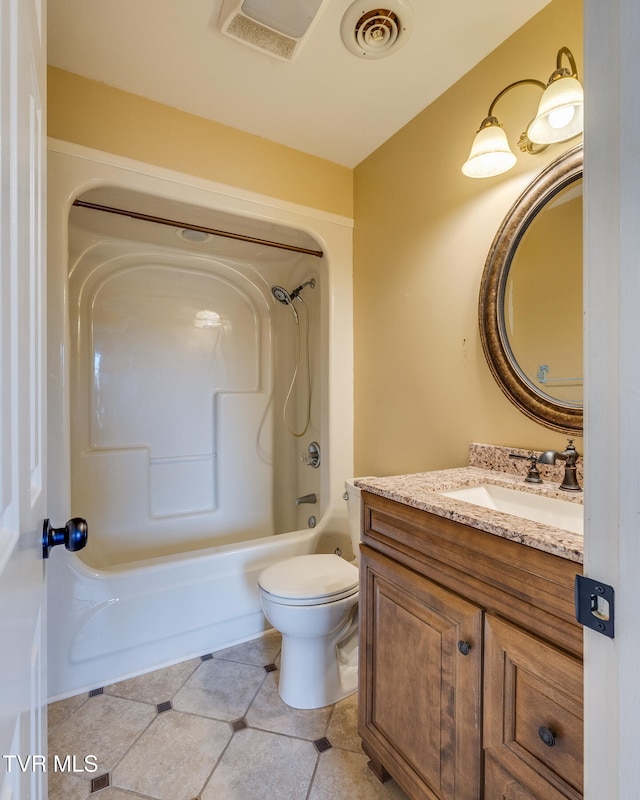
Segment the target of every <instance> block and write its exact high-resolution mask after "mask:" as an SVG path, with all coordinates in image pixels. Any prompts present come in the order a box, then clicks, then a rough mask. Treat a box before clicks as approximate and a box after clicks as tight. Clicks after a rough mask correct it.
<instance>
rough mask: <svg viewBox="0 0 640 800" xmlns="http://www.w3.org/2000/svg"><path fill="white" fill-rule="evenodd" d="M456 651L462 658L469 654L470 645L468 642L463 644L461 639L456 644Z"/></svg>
mask: <svg viewBox="0 0 640 800" xmlns="http://www.w3.org/2000/svg"><path fill="white" fill-rule="evenodd" d="M458 650H459V651H460V652H461V653H462V655H463V656H468V655H469V653H470V652H471V645H470V644H469V642H463V641H462V639H460V641H459V642H458Z"/></svg>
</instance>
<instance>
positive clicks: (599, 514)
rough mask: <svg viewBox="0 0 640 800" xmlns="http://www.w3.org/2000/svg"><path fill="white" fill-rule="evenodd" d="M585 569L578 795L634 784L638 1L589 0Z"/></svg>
mask: <svg viewBox="0 0 640 800" xmlns="http://www.w3.org/2000/svg"><path fill="white" fill-rule="evenodd" d="M584 8H585V87H586V99H585V105H586V106H587V113H586V115H585V120H586V128H585V151H584V158H585V162H584V163H585V226H584V228H585V242H584V252H585V289H586V296H585V309H586V340H585V342H586V356H587V358H586V381H585V387H586V389H587V393H586V396H585V412H586V413H585V430H586V439H585V442H586V456H585V469H586V476H585V483H586V491H585V520H586V534H585V562H584V572H585V575H587V576H589V577H591V578H594V579H597V580H599V581H604V582H605V583H609V584H611V585H612V586H613V587H614V588H615V592H616V594H615V613H616V618H615V639H609V638H608V637H606V636H602V635H601V634H599V633H596V632H595V631H591V630H586V631H585V665H586V670H585V730H586V737H585V800H600V799H601V798H607V800H609V798H611V800H635V798H637V797H638V786H639V785H640V758H638V752H639V740H640V735H639V734H638V718H639V716H640V691H639V690H638V663H639V660H640V614H639V613H638V569H639V567H640V461H639V460H638V443H639V442H640V358H639V356H638V343H639V342H640V315H639V314H638V309H639V308H640V269H639V267H638V253H640V225H638V220H639V219H640V155H639V151H638V126H639V125H640V88H639V85H638V80H637V76H638V73H639V70H640V48H638V41H639V40H640V4H639V3H638V0H608V1H607V2H606V3H602V2H600V0H585V3H584Z"/></svg>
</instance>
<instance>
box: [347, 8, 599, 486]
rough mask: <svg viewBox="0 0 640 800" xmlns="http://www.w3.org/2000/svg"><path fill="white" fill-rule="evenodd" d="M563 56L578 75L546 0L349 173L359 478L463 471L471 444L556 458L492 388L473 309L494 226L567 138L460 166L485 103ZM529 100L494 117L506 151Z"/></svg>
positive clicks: (520, 94) (525, 94) (577, 45)
mask: <svg viewBox="0 0 640 800" xmlns="http://www.w3.org/2000/svg"><path fill="white" fill-rule="evenodd" d="M454 44H455V43H452V56H451V57H452V58H455V46H454ZM564 45H566V46H568V47H569V48H570V49H571V50H572V52H573V54H574V56H575V57H576V60H577V64H578V71H579V75H581V73H582V63H583V62H582V3H581V0H554V2H552V3H551V4H550V5H549V6H547V7H546V8H545V9H544V10H543V11H542V12H541V13H540V14H538V15H537V16H536V17H534V19H533V20H531V21H530V22H529V23H528V24H527V25H525V26H523V28H521V29H520V30H519V31H517V32H516V33H515V34H514V35H513V36H512V37H510V38H509V39H508V40H507V41H506V42H505V43H504V44H503V45H501V46H500V47H499V48H498V49H497V50H495V51H494V52H492V53H491V54H490V55H489V56H488V57H487V58H486V59H485V60H484V61H483V62H482V63H481V64H480V65H479V66H478V67H476V68H475V69H473V70H472V71H471V72H469V73H468V74H467V75H465V76H464V77H463V78H462V79H461V80H460V81H458V83H457V84H455V85H454V86H453V87H452V88H451V89H450V90H449V91H447V92H446V93H445V94H444V95H442V96H441V97H440V98H439V99H438V100H437V101H436V102H434V103H433V104H431V105H430V106H429V107H428V108H426V109H425V110H424V111H423V112H421V113H420V114H419V115H418V116H417V117H416V118H414V119H413V120H412V121H411V122H410V123H409V124H408V125H406V126H405V127H404V128H403V129H402V130H400V131H399V132H398V133H397V134H396V135H394V136H393V137H392V138H391V139H389V140H388V141H387V142H386V143H385V144H384V145H383V146H382V147H380V148H379V149H378V150H377V151H376V152H374V153H373V154H372V155H371V156H369V158H367V159H366V160H365V161H363V162H362V163H361V164H360V165H359V166H358V167H357V168H356V170H355V244H354V247H355V250H354V283H355V286H354V298H355V299H354V314H355V381H356V384H355V389H356V403H355V408H356V414H355V418H356V429H355V452H356V474H358V475H387V474H394V473H401V472H412V471H422V470H430V469H440V468H445V467H453V466H460V465H464V464H466V463H467V458H468V444H469V442H471V441H477V442H486V443H491V444H501V445H507V446H518V447H530V448H536V449H547V448H549V447H553V448H554V449H563V445H564V436H563V434H560V433H557V432H554V431H551V430H548V429H546V428H543V427H541V426H539V425H537V424H536V423H534V422H533V421H531V420H529V419H528V418H527V417H525V416H524V415H523V414H521V413H520V412H519V411H518V410H517V409H516V408H515V406H513V405H512V404H511V403H510V402H509V400H508V399H507V398H506V397H505V396H504V395H503V394H502V392H501V390H500V389H499V387H498V386H497V384H496V383H495V381H494V380H493V378H492V376H491V373H490V371H489V368H488V367H487V365H486V362H485V358H484V355H483V352H482V346H481V343H480V337H479V333H478V321H477V306H478V291H479V286H480V278H481V275H482V271H483V267H484V262H485V259H486V256H487V253H488V251H489V248H490V246H491V242H492V240H493V237H494V234H495V232H496V230H497V228H498V226H499V224H500V222H501V221H502V219H503V217H504V215H505V214H506V213H507V211H508V210H509V208H510V207H511V204H512V203H513V202H514V200H515V199H516V198H517V196H518V195H519V194H520V192H521V191H522V189H524V187H525V186H526V185H527V184H528V183H529V181H530V180H531V179H532V178H533V177H534V175H535V174H536V173H537V172H539V171H540V170H541V169H542V168H543V167H544V166H545V165H546V164H547V163H549V161H551V160H553V159H554V158H556V157H557V156H558V155H559V154H560V153H561V152H562V151H563V150H564V149H566V148H567V147H572V146H574V145H575V144H576V140H573V141H572V142H569V143H567V144H566V145H554V146H553V147H551V148H549V149H548V150H547V151H546V152H544V153H543V154H540V155H537V156H529V155H521V156H520V157H519V160H518V164H517V166H516V167H515V168H514V169H513V170H511V172H509V173H506V174H505V175H502V176H498V177H496V178H491V179H487V180H473V179H469V178H466V177H464V176H463V175H462V173H461V171H460V168H461V166H462V164H463V162H464V161H465V159H466V157H467V155H468V152H469V148H470V146H471V141H472V139H473V136H474V134H475V131H476V129H477V128H478V125H479V124H480V122H481V121H482V119H483V118H484V117H485V116H486V114H487V110H488V107H489V104H490V102H491V100H492V99H493V97H494V96H495V95H497V94H498V92H499V91H500V90H501V89H502V88H504V87H505V86H506V85H507V84H509V83H511V82H512V81H515V80H518V79H520V78H529V77H533V78H537V79H538V80H542V81H545V82H546V80H547V79H548V77H549V75H550V74H551V72H552V71H553V70H554V69H555V59H556V53H557V51H558V50H559V48H560V47H562V46H564ZM539 97H540V90H539V89H537V88H535V87H533V86H531V87H529V86H525V87H522V88H519V89H516V90H515V91H512V92H510V93H509V94H508V95H506V96H505V97H503V98H502V99H501V100H500V101H499V103H498V105H497V106H496V108H495V112H494V113H495V114H496V116H498V118H499V119H500V121H501V122H502V123H503V125H504V127H505V130H506V132H507V135H508V136H509V139H510V142H511V143H512V147H513V148H514V149H515V143H516V142H517V140H518V137H519V135H520V132H521V131H523V130H524V129H525V127H526V125H527V124H528V122H529V121H530V119H531V118H532V117H533V116H534V115H535V109H536V106H537V102H538V100H539ZM517 152H518V153H519V151H517ZM559 335H561V333H560V332H559ZM576 444H577V445H578V447H579V448H580V447H581V442H580V441H578V442H577V443H576Z"/></svg>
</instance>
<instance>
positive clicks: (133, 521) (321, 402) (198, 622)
mask: <svg viewBox="0 0 640 800" xmlns="http://www.w3.org/2000/svg"><path fill="white" fill-rule="evenodd" d="M54 182H55V172H54ZM124 194H125V195H126V192H125V193H124ZM122 195H123V192H122V190H120V194H119V195H118V196H117V199H118V201H119V202H120V204H122V202H121V201H122ZM130 195H131V196H130V197H129V198H128V202H130V203H131V204H134V205H135V201H136V196H135V193H134V192H130ZM105 199H107V200H109V201H111V200H112V193H110V191H109V189H91V190H90V191H89V192H85V193H83V194H82V195H81V197H80V205H78V204H76V205H74V206H73V207H72V208H71V209H70V211H69V212H68V239H67V249H68V259H67V265H66V266H67V275H66V280H65V285H64V286H60V287H58V288H59V289H60V291H61V295H60V296H61V297H62V296H65V295H66V298H67V300H66V303H65V308H64V315H65V316H66V320H64V325H61V327H60V330H62V329H63V328H64V329H65V343H66V346H65V348H64V349H65V350H66V351H67V352H68V358H65V359H63V361H64V364H65V369H66V370H67V372H66V374H65V373H64V372H63V380H66V381H68V391H67V390H65V392H64V396H65V398H66V399H65V401H64V402H65V403H66V404H67V405H68V410H69V419H70V424H69V476H70V477H69V494H70V507H69V514H70V515H73V516H83V517H86V519H87V520H88V524H89V543H88V546H87V547H86V549H85V550H83V551H81V552H78V553H67V552H64V553H63V552H58V551H56V552H55V553H54V554H53V556H52V557H51V558H50V559H49V567H48V569H49V592H50V609H51V610H50V615H49V616H50V630H49V643H50V653H49V678H50V686H49V693H50V696H51V697H62V696H66V695H69V694H73V693H75V692H77V691H80V690H84V689H86V688H92V687H94V686H99V685H103V684H105V683H109V682H113V681H115V680H120V679H122V678H125V677H129V676H132V675H135V674H139V673H141V672H144V671H147V670H150V669H154V668H157V667H159V666H161V665H166V664H170V663H173V662H176V661H180V660H183V659H185V658H190V657H193V656H197V655H201V654H203V653H206V652H210V651H212V650H215V649H219V648H220V647H225V646H228V645H230V644H233V643H235V642H239V641H243V640H246V639H248V638H251V637H253V636H256V635H260V634H261V633H262V632H263V631H264V630H265V629H266V627H267V623H266V622H265V619H264V616H263V614H262V611H261V609H260V602H259V595H258V590H257V576H258V574H259V573H260V571H261V570H262V569H264V568H265V567H266V566H268V565H270V564H272V563H274V562H276V561H280V560H282V559H283V558H287V557H290V556H295V555H303V554H308V553H313V552H333V550H334V549H335V548H336V547H341V548H342V549H345V548H346V549H348V548H349V537H348V527H347V525H346V515H345V512H343V511H342V509H340V508H339V506H338V505H337V504H336V503H335V502H334V495H335V492H334V491H332V489H331V479H330V477H329V476H330V470H329V464H330V460H329V459H327V461H326V462H325V452H326V451H327V450H328V449H329V447H328V443H330V441H331V437H330V435H329V432H328V425H329V415H328V413H327V410H328V408H329V406H330V399H329V394H328V391H327V372H326V370H325V369H324V367H323V363H324V359H325V357H326V354H327V353H328V351H329V350H330V336H329V335H328V331H327V328H326V317H327V313H326V310H327V309H328V308H329V306H330V303H329V298H328V293H329V291H330V288H329V285H328V284H329V271H328V269H327V263H326V262H327V258H326V255H325V256H322V257H320V258H319V257H318V253H315V252H310V251H311V250H313V247H314V246H315V248H316V249H318V248H317V243H316V242H315V241H314V240H313V239H312V238H311V236H309V235H308V234H304V235H303V234H300V233H299V234H297V236H298V239H300V240H302V241H303V244H304V245H305V247H295V248H291V247H289V248H286V249H282V248H274V247H271V246H269V245H266V244H264V243H262V242H261V241H259V240H258V237H255V236H252V237H249V238H250V241H244V240H238V239H229V238H225V237H223V236H220V235H217V234H211V233H208V232H207V231H205V230H201V228H203V227H204V226H198V225H195V226H190V225H189V222H190V221H189V220H188V219H183V220H182V223H187V225H186V226H185V225H184V224H183V225H168V224H166V223H167V222H170V221H171V219H169V220H167V219H166V218H162V219H161V220H160V222H158V221H153V220H151V219H150V218H149V217H150V216H151V215H145V217H146V218H145V219H132V218H131V217H129V216H124V215H122V214H121V213H115V214H114V213H109V212H108V211H105V210H99V209H97V208H96V206H98V205H101V206H102V205H105V203H104V201H105ZM96 200H99V201H100V202H99V203H96V202H95V201H96ZM137 201H138V204H139V203H140V200H139V198H138V199H137ZM87 203H88V204H89V207H87ZM114 207H115V204H114V205H113V206H111V208H114ZM173 210H175V209H173V208H172V211H173ZM118 211H120V209H118ZM184 213H186V212H184ZM226 217H230V215H229V214H226ZM226 221H228V220H226ZM235 224H236V229H237V227H238V221H237V220H236V223H235ZM245 225H246V221H245ZM254 227H255V226H254ZM273 227H274V226H273V225H272V226H271V229H273ZM50 238H51V237H50ZM273 238H274V239H276V237H275V236H274V237H273ZM320 255H321V254H320ZM60 275H62V271H60ZM50 285H53V286H55V285H56V276H55V272H54V274H53V276H52V278H50ZM284 287H291V288H284ZM292 287H297V288H295V289H294V288H292ZM52 296H53V297H54V298H56V297H57V295H56V294H55V292H54V293H53V294H52ZM55 302H59V300H54V303H55ZM283 306H287V308H283ZM53 316H54V329H55V316H56V312H55V309H54V314H53ZM50 427H51V425H50ZM323 451H325V452H323ZM346 463H347V464H348V460H347V461H346ZM349 466H350V465H348V466H347V467H346V469H347V470H348V469H349ZM346 477H348V472H346V473H343V474H342V475H339V476H337V480H334V481H333V483H334V484H337V485H340V484H339V482H340V481H343V480H344V479H345V478H346ZM316 522H317V523H318V524H317V525H316Z"/></svg>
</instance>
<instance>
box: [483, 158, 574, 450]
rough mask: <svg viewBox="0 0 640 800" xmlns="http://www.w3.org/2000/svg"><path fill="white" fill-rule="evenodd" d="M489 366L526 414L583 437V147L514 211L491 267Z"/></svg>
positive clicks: (548, 172) (486, 318)
mask: <svg viewBox="0 0 640 800" xmlns="http://www.w3.org/2000/svg"><path fill="white" fill-rule="evenodd" d="M478 309H479V323H480V337H481V340H482V347H483V349H484V353H485V356H486V359H487V364H488V365H489V368H490V369H491V372H492V373H493V376H494V378H495V379H496V381H497V383H498V385H499V386H500V388H501V389H502V391H503V392H504V393H505V395H506V396H507V397H508V398H509V399H510V400H511V402H512V403H514V404H515V405H516V406H517V407H518V408H519V409H520V410H521V411H522V412H523V413H524V414H526V415H527V416H529V417H531V418H532V419H534V420H535V421H536V422H539V423H540V424H542V425H545V426H547V427H549V428H553V429H554V430H558V431H563V432H565V433H570V434H571V433H573V434H580V435H581V434H582V422H583V413H582V396H583V395H582V374H583V348H582V326H583V314H582V146H578V147H575V148H573V149H571V150H568V151H566V152H565V153H563V154H562V155H561V156H560V157H559V158H558V159H556V161H554V162H552V163H551V164H549V165H548V166H547V167H545V168H544V169H543V170H542V171H541V172H540V174H539V175H538V176H537V177H536V178H535V179H534V180H533V181H532V182H531V183H530V184H529V186H528V187H527V188H526V189H525V190H524V192H523V193H522V194H521V195H520V197H519V198H518V199H517V201H516V202H515V203H514V205H513V206H512V208H511V210H510V211H509V213H508V214H507V216H506V217H505V219H504V221H503V222H502V225H501V226H500V228H499V230H498V232H497V233H496V236H495V238H494V240H493V244H492V246H491V249H490V251H489V255H488V257H487V261H486V263H485V268H484V273H483V275H482V283H481V286H480V300H479V306H478Z"/></svg>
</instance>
